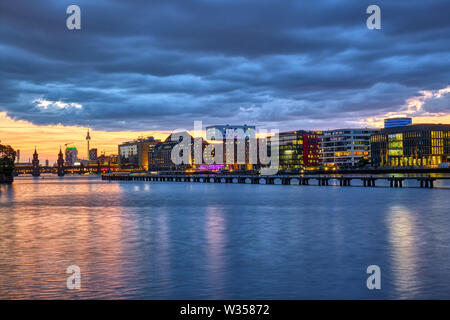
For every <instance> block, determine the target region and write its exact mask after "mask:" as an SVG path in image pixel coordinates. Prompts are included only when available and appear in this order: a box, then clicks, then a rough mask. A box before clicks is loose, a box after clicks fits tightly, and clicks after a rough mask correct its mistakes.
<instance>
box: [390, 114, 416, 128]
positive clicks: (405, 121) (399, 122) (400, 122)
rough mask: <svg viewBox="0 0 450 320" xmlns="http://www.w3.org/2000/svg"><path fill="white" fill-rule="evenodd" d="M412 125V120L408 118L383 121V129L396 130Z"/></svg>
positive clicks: (399, 117) (400, 117) (398, 117)
mask: <svg viewBox="0 0 450 320" xmlns="http://www.w3.org/2000/svg"><path fill="white" fill-rule="evenodd" d="M410 124H412V118H409V117H402V116H397V117H391V118H387V119H384V128H385V129H387V128H396V127H404V126H408V125H410Z"/></svg>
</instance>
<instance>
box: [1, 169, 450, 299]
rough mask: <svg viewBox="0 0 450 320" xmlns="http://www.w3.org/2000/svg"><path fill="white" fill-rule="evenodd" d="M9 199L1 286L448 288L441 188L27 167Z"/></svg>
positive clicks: (110, 293)
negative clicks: (371, 270) (370, 269)
mask: <svg viewBox="0 0 450 320" xmlns="http://www.w3.org/2000/svg"><path fill="white" fill-rule="evenodd" d="M0 205H1V207H0V298H13V299H15V298H63V299H67V298H100V299H101V298H135V299H136V298H145V299H214V298H216V299H222V298H224V299H233V298H238V299H250V298H251V299H258V298H264V299H273V298H279V299H287V298H288V299H296V298H333V299H335V298H364V299H372V298H430V297H431V298H450V254H449V253H450V248H449V243H450V232H449V231H450V215H448V208H449V207H450V197H449V196H448V190H445V189H439V190H437V189H436V190H420V189H395V190H393V189H385V188H377V189H367V188H365V189H364V188H334V187H329V188H322V187H314V186H310V187H299V186H295V187H294V186H292V187H291V186H279V185H274V186H264V185H232V184H191V183H185V184H183V183H177V184H175V183H163V182H161V183H150V182H148V183H146V182H123V183H116V182H104V181H101V180H99V179H97V178H86V177H84V178H83V177H80V178H76V177H65V178H63V179H60V178H56V177H54V178H53V177H46V178H45V179H44V180H42V179H38V180H36V179H31V178H23V177H21V178H19V179H17V180H16V181H15V182H14V185H13V186H1V187H0ZM72 264H76V265H78V266H80V268H81V273H82V275H81V277H82V280H81V287H82V289H81V290H79V291H70V290H67V289H66V279H67V274H66V273H65V272H66V268H67V266H69V265H72ZM370 264H378V265H380V266H381V268H382V290H381V291H380V292H373V291H370V290H367V288H366V286H365V283H366V279H367V275H366V273H365V270H366V268H367V266H368V265H370Z"/></svg>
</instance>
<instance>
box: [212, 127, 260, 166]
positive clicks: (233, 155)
mask: <svg viewBox="0 0 450 320" xmlns="http://www.w3.org/2000/svg"><path fill="white" fill-rule="evenodd" d="M239 131H242V133H243V134H244V137H239V136H238V132H239ZM218 132H219V133H220V135H219V136H216V134H217V133H218ZM227 132H228V133H227ZM230 132H232V133H233V134H232V135H230V134H229V133H230ZM206 138H207V140H209V141H214V143H219V144H220V143H221V144H222V148H223V162H222V163H221V164H222V165H224V168H225V169H228V170H253V169H255V168H256V167H257V166H256V165H257V164H255V163H250V162H251V161H250V152H253V153H254V154H256V158H258V154H257V152H258V150H257V145H258V141H257V139H256V127H255V126H248V125H246V124H244V125H229V124H227V125H213V126H208V127H206ZM230 139H232V140H233V148H228V149H227V147H226V144H225V141H226V140H230ZM250 139H254V145H253V146H252V144H251V142H250ZM242 144H244V146H242ZM252 147H253V149H251V148H252ZM242 148H244V152H245V159H243V161H239V160H242V159H238V150H240V149H242ZM227 159H229V160H231V159H232V161H229V160H228V161H227Z"/></svg>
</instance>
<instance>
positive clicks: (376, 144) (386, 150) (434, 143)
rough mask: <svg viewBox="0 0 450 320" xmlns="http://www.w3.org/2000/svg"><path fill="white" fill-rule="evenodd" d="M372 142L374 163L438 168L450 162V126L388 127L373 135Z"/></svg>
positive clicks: (417, 125) (390, 165)
mask: <svg viewBox="0 0 450 320" xmlns="http://www.w3.org/2000/svg"><path fill="white" fill-rule="evenodd" d="M370 144H371V158H372V164H373V165H376V166H389V167H428V168H437V167H438V166H439V165H440V164H441V163H443V162H450V125H442V124H416V125H409V126H405V127H395V128H386V129H384V130H382V131H381V132H379V133H377V134H375V135H373V136H372V137H371V140H370Z"/></svg>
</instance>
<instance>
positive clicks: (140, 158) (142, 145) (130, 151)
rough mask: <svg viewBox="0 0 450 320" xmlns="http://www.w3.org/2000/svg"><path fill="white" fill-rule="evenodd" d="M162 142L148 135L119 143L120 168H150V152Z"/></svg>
mask: <svg viewBox="0 0 450 320" xmlns="http://www.w3.org/2000/svg"><path fill="white" fill-rule="evenodd" d="M160 142H161V140H157V139H155V138H154V137H147V138H139V139H136V140H133V141H129V142H125V143H123V144H121V145H119V166H120V168H121V169H139V170H148V153H149V151H150V150H151V149H153V148H154V147H155V146H156V145H158V144H159V143H160Z"/></svg>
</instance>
